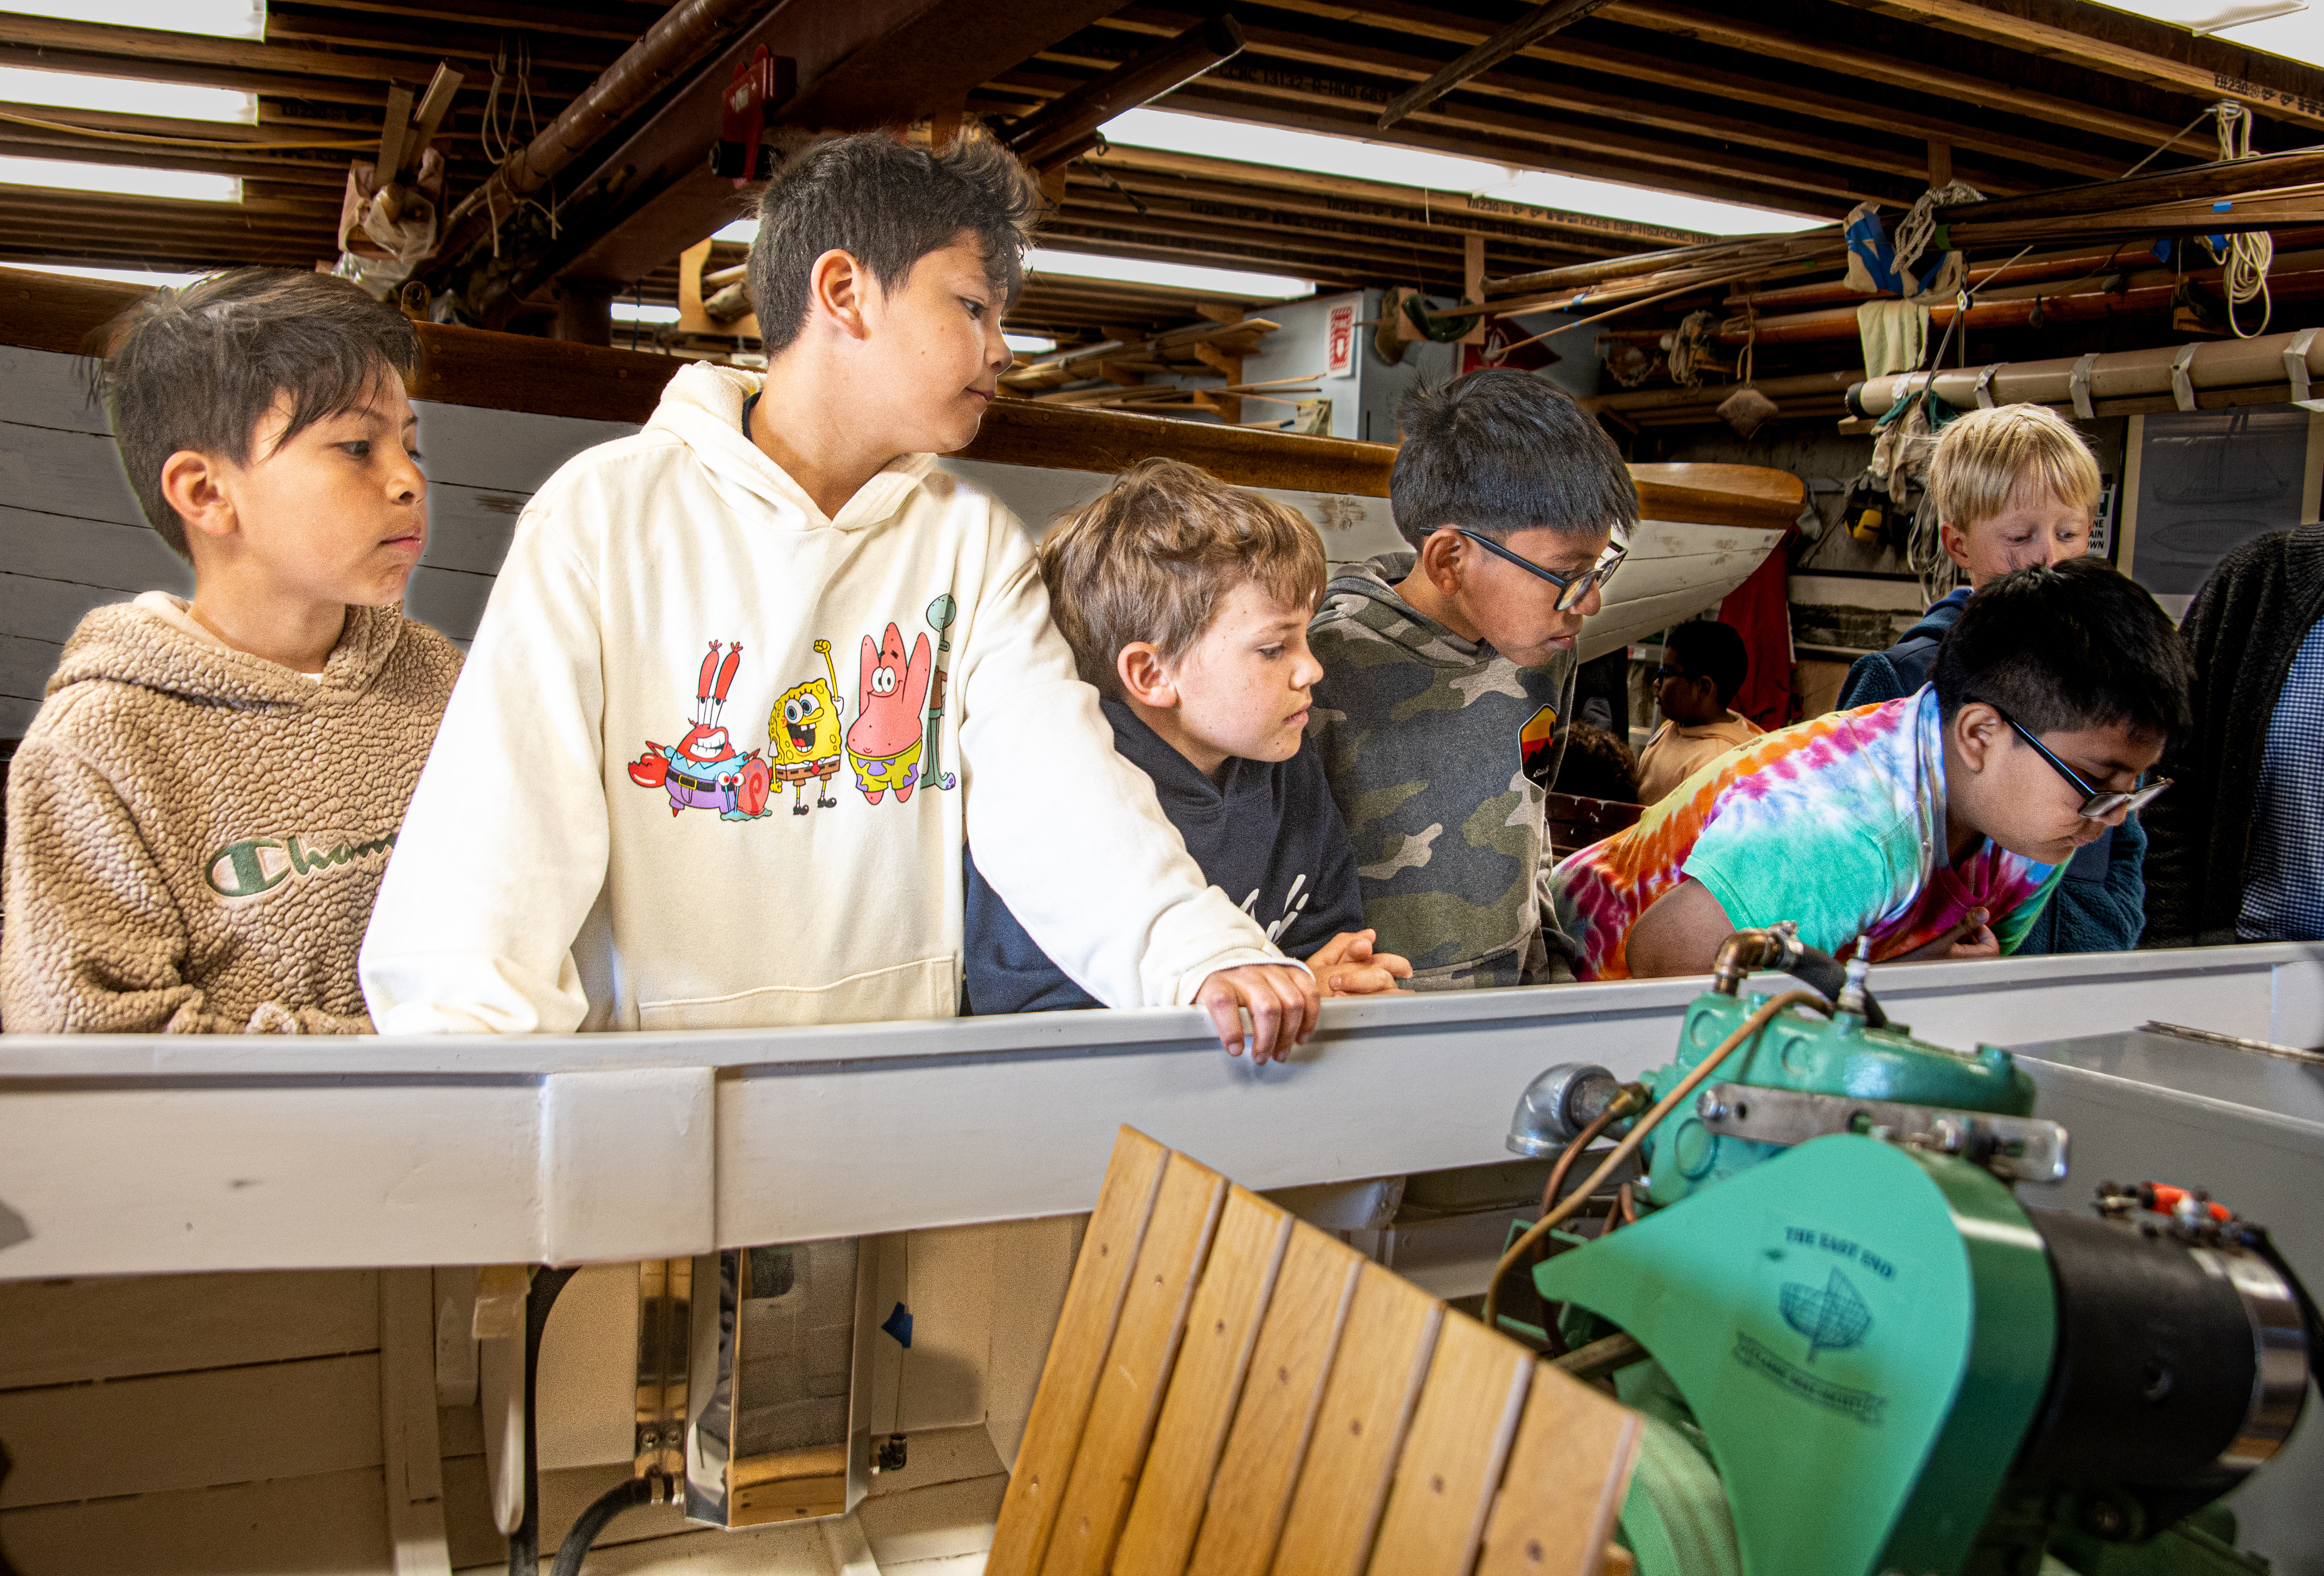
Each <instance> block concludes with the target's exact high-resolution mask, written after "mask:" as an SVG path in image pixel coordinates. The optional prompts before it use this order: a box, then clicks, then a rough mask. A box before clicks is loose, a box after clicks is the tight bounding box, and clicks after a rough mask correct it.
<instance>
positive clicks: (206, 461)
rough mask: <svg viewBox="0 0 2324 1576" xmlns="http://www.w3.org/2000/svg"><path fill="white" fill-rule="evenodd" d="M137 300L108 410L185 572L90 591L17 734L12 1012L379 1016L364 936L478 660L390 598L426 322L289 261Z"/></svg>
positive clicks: (24, 1017) (153, 1026) (420, 511)
mask: <svg viewBox="0 0 2324 1576" xmlns="http://www.w3.org/2000/svg"><path fill="white" fill-rule="evenodd" d="M119 328H120V330H121V331H120V332H119V333H117V335H116V336H115V344H114V346H113V348H112V352H111V355H110V356H109V357H108V360H107V364H106V380H105V381H106V391H107V393H108V394H109V396H110V401H111V407H112V415H113V427H114V435H115V439H116V441H117V442H118V444H119V447H120V449H121V456H122V462H123V464H124V466H125V467H126V469H127V471H128V474H129V479H130V482H131V484H132V485H133V486H134V488H135V489H136V492H137V496H138V501H139V502H140V503H141V504H142V505H143V508H144V511H145V514H146V518H147V519H149V520H150V521H152V523H153V526H154V529H155V530H158V531H159V532H160V533H161V537H162V538H163V539H164V540H166V541H168V542H169V544H170V546H171V548H175V549H176V550H177V551H178V552H179V553H180V554H181V555H183V556H184V557H186V558H189V560H190V561H191V562H192V564H193V567H194V598H193V601H192V602H191V603H186V602H183V601H180V599H178V598H177V597H174V596H171V595H169V594H166V593H163V592H158V591H154V592H148V593H146V594H144V595H143V596H140V597H139V598H137V599H136V600H135V601H134V602H133V603H128V604H116V605H113V606H108V607H100V608H98V609H97V611H96V612H94V613H90V614H89V615H88V617H87V618H85V619H83V620H82V621H81V624H80V627H79V629H78V630H77V631H74V633H73V638H72V639H71V641H69V642H68V643H67V644H66V646H65V650H64V656H63V659H62V660H61V661H60V663H59V665H58V668H57V671H56V674H55V676H54V677H51V679H50V680H49V687H48V699H47V700H46V702H44V703H43V704H42V707H41V710H40V714H39V715H37V716H36V717H34V718H33V719H32V728H31V731H30V732H29V733H26V735H25V737H24V741H23V744H22V745H21V746H20V747H19V748H18V750H17V751H16V756H15V760H14V764H13V767H12V769H11V770H10V774H9V779H8V841H7V851H6V861H5V867H0V880H5V883H6V893H5V896H6V914H7V923H6V927H5V933H0V1026H5V1028H7V1029H8V1030H9V1031H11V1032H14V1033H99V1034H132V1033H151V1032H154V1031H164V1032H169V1033H177V1034H183V1033H203V1032H208V1033H219V1034H235V1033H264V1032H275V1033H287V1034H298V1033H308V1034H331V1033H337V1034H357V1033H366V1032H368V1031H369V1030H370V1028H371V1020H370V1019H369V1018H367V1017H366V1016H365V1015H364V1000H363V992H362V990H361V988H360V987H359V986H358V984H357V982H356V979H355V957H356V952H357V949H358V947H359V946H360V945H361V943H362V939H363V933H364V925H365V923H366V921H367V920H368V918H369V917H370V913H371V906H372V899H373V897H374V894H375V893H376V892H377V890H378V887H379V879H380V872H381V871H382V870H383V868H384V866H385V864H386V862H387V853H388V851H389V850H390V849H391V848H392V847H393V846H394V844H395V838H396V832H397V828H398V826H399V825H401V821H402V818H403V811H404V806H406V804H407V803H408V802H409V801H410V797H411V788H412V784H413V782H414V781H415V780H416V779H418V777H419V775H420V761H421V760H422V759H423V758H424V757H425V755H426V753H427V751H428V747H429V742H431V741H432V740H433V739H434V737H435V733H436V726H437V723H438V721H439V720H440V719H441V717H442V715H443V712H444V703H445V701H446V700H447V698H448V696H450V693H451V688H452V681H453V679H454V677H456V676H457V673H458V670H459V664H460V658H459V654H458V652H457V651H456V650H454V649H453V648H452V646H451V643H450V642H449V641H446V640H445V639H444V638H443V637H442V636H441V635H438V633H436V632H435V631H433V630H429V629H427V628H425V627H423V626H421V625H420V624H416V623H413V622H410V620H408V619H406V618H405V617H404V616H403V614H402V613H401V609H400V607H399V605H398V604H399V599H400V598H401V596H402V594H403V586H404V583H405V581H406V580H408V579H409V578H410V575H411V570H412V567H413V566H414V565H415V564H416V563H418V561H419V558H420V548H422V547H423V546H424V545H425V544H426V541H427V535H428V510H427V503H426V494H427V483H426V482H425V481H424V480H422V478H421V477H420V471H419V468H418V466H417V465H416V464H415V463H414V462H415V461H416V460H417V459H418V457H419V456H418V455H417V453H416V452H414V451H413V450H412V448H411V444H412V441H413V433H414V430H415V427H414V421H413V418H412V413H411V405H410V401H409V400H408V399H406V397H405V395H404V390H403V383H402V378H403V376H404V375H406V374H408V373H410V370H411V369H412V367H413V366H414V365H415V364H417V362H418V359H419V350H420V344H419V336H417V334H416V333H415V332H414V331H413V329H412V327H411V325H410V323H409V322H408V321H407V320H406V319H405V318H403V317H402V315H401V314H400V313H398V312H396V311H394V310H392V309H390V308H387V307H384V306H382V305H381V304H380V303H378V302H376V301H374V300H371V298H369V297H368V296H366V295H364V293H363V292H362V291H361V290H357V289H355V287H354V286H353V285H350V284H348V283H346V282H345V281H340V280H336V279H330V278H326V277H324V276H321V275H318V274H313V273H293V272H287V271H279V270H272V269H242V270H237V271H235V272H232V273H227V274H224V275H221V276H219V277H217V278H216V279H212V280H208V281H204V282H202V283H200V284H197V285H193V286H190V287H189V288H188V289H185V290H174V291H173V290H159V291H156V292H155V293H154V295H153V296H152V297H151V298H150V299H149V300H146V301H145V302H143V303H142V304H141V305H140V306H139V307H138V308H137V309H134V311H133V312H132V313H131V314H129V315H128V317H126V318H124V320H123V322H122V324H121V325H120V326H119Z"/></svg>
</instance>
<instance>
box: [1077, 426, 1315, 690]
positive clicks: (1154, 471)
mask: <svg viewBox="0 0 2324 1576" xmlns="http://www.w3.org/2000/svg"><path fill="white" fill-rule="evenodd" d="M1041 577H1042V578H1043V579H1044V580H1046V581H1047V583H1048V586H1049V606H1050V613H1051V616H1053V617H1054V618H1056V621H1057V628H1058V630H1059V631H1061V632H1062V633H1063V634H1064V635H1065V644H1067V645H1068V646H1071V647H1072V648H1073V650H1074V668H1075V669H1076V670H1078V671H1079V672H1080V674H1081V676H1082V678H1083V680H1084V682H1085V683H1087V684H1090V685H1092V686H1093V687H1095V688H1096V690H1097V692H1098V693H1099V694H1100V695H1102V696H1110V697H1111V698H1113V699H1115V700H1119V699H1120V698H1121V677H1120V674H1118V673H1116V672H1115V671H1114V660H1115V659H1117V658H1118V657H1120V655H1121V649H1122V648H1123V647H1124V646H1127V645H1129V644H1130V643H1131V642H1132V641H1148V642H1149V643H1151V644H1152V645H1153V646H1154V647H1156V648H1157V650H1160V652H1161V653H1162V659H1163V660H1164V661H1165V662H1176V660H1177V659H1179V658H1180V657H1183V656H1185V653H1186V649H1187V648H1188V647H1189V646H1192V645H1193V644H1194V642H1195V641H1198V640H1200V639H1201V638H1202V635H1203V631H1204V630H1207V629H1209V628H1210V627H1211V622H1212V621H1213V620H1214V619H1215V618H1217V617H1218V615H1219V605H1220V604H1222V603H1223V602H1224V601H1225V600H1226V599H1227V598H1228V597H1229V596H1231V595H1232V594H1234V588H1235V587H1236V586H1238V585H1241V584H1242V583H1243V582H1244V581H1246V580H1255V581H1257V582H1258V583H1259V585H1263V586H1265V587H1266V588H1267V591H1268V594H1270V595H1273V596H1275V597H1277V598H1278V599H1279V600H1281V601H1284V602H1286V603H1290V604H1293V605H1295V606H1304V607H1308V608H1313V607H1314V605H1315V601H1316V599H1317V598H1318V597H1320V596H1321V595H1323V578H1324V567H1323V538H1322V537H1320V536H1318V535H1317V534H1316V531H1315V528H1314V526H1313V525H1311V524H1309V523H1308V522H1307V521H1306V520H1305V517H1303V516H1302V515H1301V514H1300V513H1299V512H1298V511H1296V510H1295V509H1293V508H1291V507H1290V506H1289V505H1288V504H1284V503H1277V502H1275V501H1274V500H1273V499H1271V498H1263V497H1261V496H1259V494H1258V493H1246V492H1244V491H1243V490H1242V489H1241V488H1240V487H1230V486H1229V485H1227V484H1225V483H1224V482H1222V481H1220V480H1219V479H1218V478H1217V477H1216V476H1213V475H1211V473H1210V472H1208V471H1206V470H1203V468H1202V467H1201V466H1200V465H1187V464H1186V463H1185V462H1184V461H1183V460H1160V459H1155V460H1140V461H1139V463H1138V464H1137V465H1132V466H1130V469H1128V470H1126V471H1124V472H1122V474H1121V475H1120V477H1118V478H1117V479H1116V480H1115V482H1114V484H1113V485H1112V486H1111V487H1110V488H1108V489H1107V490H1106V492H1105V493H1104V494H1103V495H1102V496H1101V497H1098V498H1095V499H1093V500H1092V501H1091V502H1087V503H1085V504H1084V505H1082V507H1081V508H1080V509H1079V510H1077V511H1075V512H1074V514H1073V516H1072V517H1071V518H1070V519H1068V520H1067V521H1065V524H1063V525H1061V526H1059V527H1058V528H1057V529H1056V531H1054V532H1052V533H1051V535H1050V537H1049V539H1047V541H1045V542H1043V543H1042V544H1041Z"/></svg>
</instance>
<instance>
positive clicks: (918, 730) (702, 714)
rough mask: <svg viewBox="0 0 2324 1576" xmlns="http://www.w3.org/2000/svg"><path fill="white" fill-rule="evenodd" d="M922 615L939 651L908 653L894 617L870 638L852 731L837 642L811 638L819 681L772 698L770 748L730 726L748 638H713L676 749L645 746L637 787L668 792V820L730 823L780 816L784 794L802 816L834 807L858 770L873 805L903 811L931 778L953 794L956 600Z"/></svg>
mask: <svg viewBox="0 0 2324 1576" xmlns="http://www.w3.org/2000/svg"><path fill="white" fill-rule="evenodd" d="M956 616H957V608H956V604H954V601H953V599H952V597H951V596H950V595H948V594H946V595H940V596H938V597H936V599H935V600H934V601H933V602H931V603H929V604H928V606H927V619H928V622H929V625H930V627H931V628H933V629H934V630H935V631H936V634H937V637H938V638H939V640H941V641H942V642H943V644H942V645H941V646H940V647H939V648H938V649H937V650H936V651H934V652H931V651H930V650H929V646H928V637H927V634H925V633H923V634H921V635H919V636H918V638H917V639H915V641H913V643H912V647H911V650H909V652H907V651H906V650H905V648H904V634H903V631H902V630H901V629H900V628H899V627H898V625H897V624H896V623H895V622H892V621H891V622H890V623H889V624H888V626H887V628H886V629H884V630H883V631H881V635H880V638H879V639H878V640H876V641H875V640H874V639H873V638H872V637H871V636H870V635H865V636H864V637H863V642H862V651H861V660H860V663H859V667H860V682H859V683H858V686H857V688H856V694H855V712H854V719H853V726H849V725H847V724H848V716H847V697H846V696H844V695H843V694H841V693H840V687H839V674H838V671H837V669H836V668H835V667H834V665H833V663H832V655H831V650H832V648H831V642H830V641H816V642H815V654H816V656H817V657H819V658H821V659H822V660H823V673H822V676H821V677H807V678H806V679H804V680H802V681H801V682H799V683H797V684H794V685H792V686H790V687H788V688H787V689H785V690H783V691H782V692H781V693H780V694H779V695H777V696H775V699H774V705H773V708H772V710H771V711H770V713H769V714H768V717H767V744H766V748H765V749H764V750H763V751H761V750H760V749H757V748H752V749H749V750H745V749H742V747H741V746H740V745H739V743H738V742H737V741H736V740H735V739H734V738H733V735H732V734H731V733H729V732H728V730H727V728H726V726H725V721H724V718H725V712H726V703H727V700H728V697H729V696H730V695H731V694H732V693H733V687H734V683H735V680H736V677H737V676H738V675H739V674H740V673H741V672H742V641H732V642H727V641H711V642H710V650H709V654H708V655H707V656H705V657H704V658H703V659H702V667H701V671H700V673H699V674H698V675H697V677H696V682H695V689H694V710H693V712H692V714H691V715H690V717H689V723H690V725H689V726H688V727H687V731H686V733H685V734H684V735H683V736H682V737H681V738H680V739H679V740H678V742H677V743H675V744H659V743H656V742H653V741H652V740H650V739H649V740H647V741H646V746H645V751H644V753H643V754H641V755H640V756H639V757H638V758H637V759H636V760H632V761H630V762H629V763H628V772H629V778H630V780H631V781H632V782H633V783H635V784H637V786H638V787H640V788H659V789H660V790H661V791H662V792H663V793H664V794H666V795H667V796H668V797H669V813H670V815H671V816H680V815H683V814H684V813H685V812H686V811H687V810H711V811H715V812H716V814H717V816H718V817H719V819H721V820H723V821H755V820H758V819H760V818H761V816H769V815H771V814H773V812H774V809H775V801H776V800H777V799H779V797H781V793H782V790H783V789H784V788H789V789H790V790H791V814H792V815H793V816H807V815H809V814H811V813H812V812H813V811H815V810H817V809H824V810H831V809H836V808H838V807H839V800H838V799H837V798H836V797H834V795H833V792H832V782H833V779H835V778H836V777H838V775H839V774H840V772H841V770H844V769H846V768H848V767H850V766H851V765H852V767H853V775H854V779H855V788H856V791H857V792H859V793H861V794H862V796H863V798H864V802H865V803H867V804H872V805H876V804H879V803H880V802H881V800H883V799H885V798H887V797H889V796H890V794H893V795H894V796H895V800H896V803H898V804H899V805H902V804H908V803H910V801H911V797H912V794H913V791H914V789H916V788H919V787H921V786H922V785H923V784H924V783H925V784H926V785H927V787H928V788H930V790H931V791H935V790H938V789H945V788H952V787H953V786H954V784H955V783H956V782H957V780H958V779H956V778H955V777H954V774H953V773H951V772H948V771H945V770H942V764H943V762H942V757H941V754H940V748H941V739H940V736H939V730H940V729H941V728H942V727H943V725H944V714H945V678H946V677H947V673H946V671H945V668H946V664H945V657H946V656H948V655H949V654H950V652H951V650H952V641H951V636H950V629H951V625H952V623H953V621H954V618H955V617H956ZM924 704H925V706H926V710H925V712H924V711H923V710H922V707H923V705H924ZM923 751H926V752H927V763H926V765H925V766H924V765H923V762H922V753H923ZM810 788H812V790H813V797H812V798H810V797H809V790H810Z"/></svg>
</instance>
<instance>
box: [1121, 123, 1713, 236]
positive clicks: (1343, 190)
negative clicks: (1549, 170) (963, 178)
mask: <svg viewBox="0 0 2324 1576" xmlns="http://www.w3.org/2000/svg"><path fill="white" fill-rule="evenodd" d="M1083 158H1084V161H1085V162H1087V163H1089V164H1090V165H1092V166H1093V167H1094V168H1098V169H1102V170H1109V171H1114V172H1116V173H1117V174H1119V173H1120V172H1121V171H1139V172H1148V173H1154V174H1169V175H1183V176H1187V177H1190V178H1193V179H1195V180H1213V181H1216V182H1218V183H1220V184H1222V185H1232V186H1238V187H1248V188H1250V189H1255V190H1260V191H1265V192H1267V193H1268V195H1269V197H1270V198H1271V199H1276V200H1279V199H1280V198H1281V197H1282V195H1283V194H1292V195H1295V196H1297V197H1300V198H1308V199H1311V200H1317V199H1323V198H1347V199H1351V200H1353V201H1357V202H1363V203H1372V204H1379V205H1382V206H1384V207H1397V208H1399V209H1411V208H1417V209H1419V210H1420V213H1421V215H1422V220H1423V222H1424V223H1433V222H1434V219H1435V217H1436V216H1439V215H1442V216H1443V217H1444V219H1445V222H1446V223H1448V224H1449V223H1457V222H1459V221H1460V220H1462V218H1464V217H1465V218H1471V219H1478V218H1491V219H1496V220H1502V221H1506V222H1508V223H1511V224H1517V225H1528V226H1541V227H1543V228H1545V229H1552V230H1562V231H1565V232H1568V233H1571V234H1574V235H1587V236H1590V237H1591V238H1592V239H1595V240H1600V241H1603V242H1605V243H1606V244H1608V246H1609V248H1610V249H1611V252H1634V251H1655V250H1660V249H1663V248H1665V247H1670V246H1691V245H1693V244H1696V243H1698V242H1702V241H1709V240H1711V239H1713V237H1712V236H1710V235H1703V234H1702V233H1701V232H1700V231H1696V230H1679V229H1673V228H1671V227H1670V226H1666V225H1643V224H1638V223H1636V222H1634V221H1632V220H1629V219H1616V218H1608V217H1603V216H1601V215H1598V214H1578V213H1570V212H1567V211H1565V210H1563V209H1561V208H1542V207H1533V206H1532V205H1531V204H1528V203H1513V202H1503V201H1501V200H1499V198H1489V197H1481V198H1480V197H1471V196H1470V195H1468V194H1467V193H1465V192H1457V191H1433V190H1432V191H1423V190H1421V189H1417V188H1415V187H1410V186H1391V185H1388V183H1386V182H1384V181H1377V180H1351V179H1349V178H1347V177H1345V176H1340V175H1316V174H1312V173H1310V172H1308V171H1304V170H1278V169H1274V168H1272V167H1270V166H1267V165H1259V164H1243V163H1238V162H1236V161H1233V160H1231V159H1207V158H1204V157H1203V156H1202V155H1200V154H1198V153H1169V152H1162V151H1161V150H1159V149H1156V148H1135V147H1130V146H1127V145H1123V144H1119V143H1118V144H1116V145H1114V146H1112V147H1111V148H1109V149H1107V150H1106V151H1105V152H1103V153H1088V154H1084V155H1083ZM1611 252H1609V254H1611Z"/></svg>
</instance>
